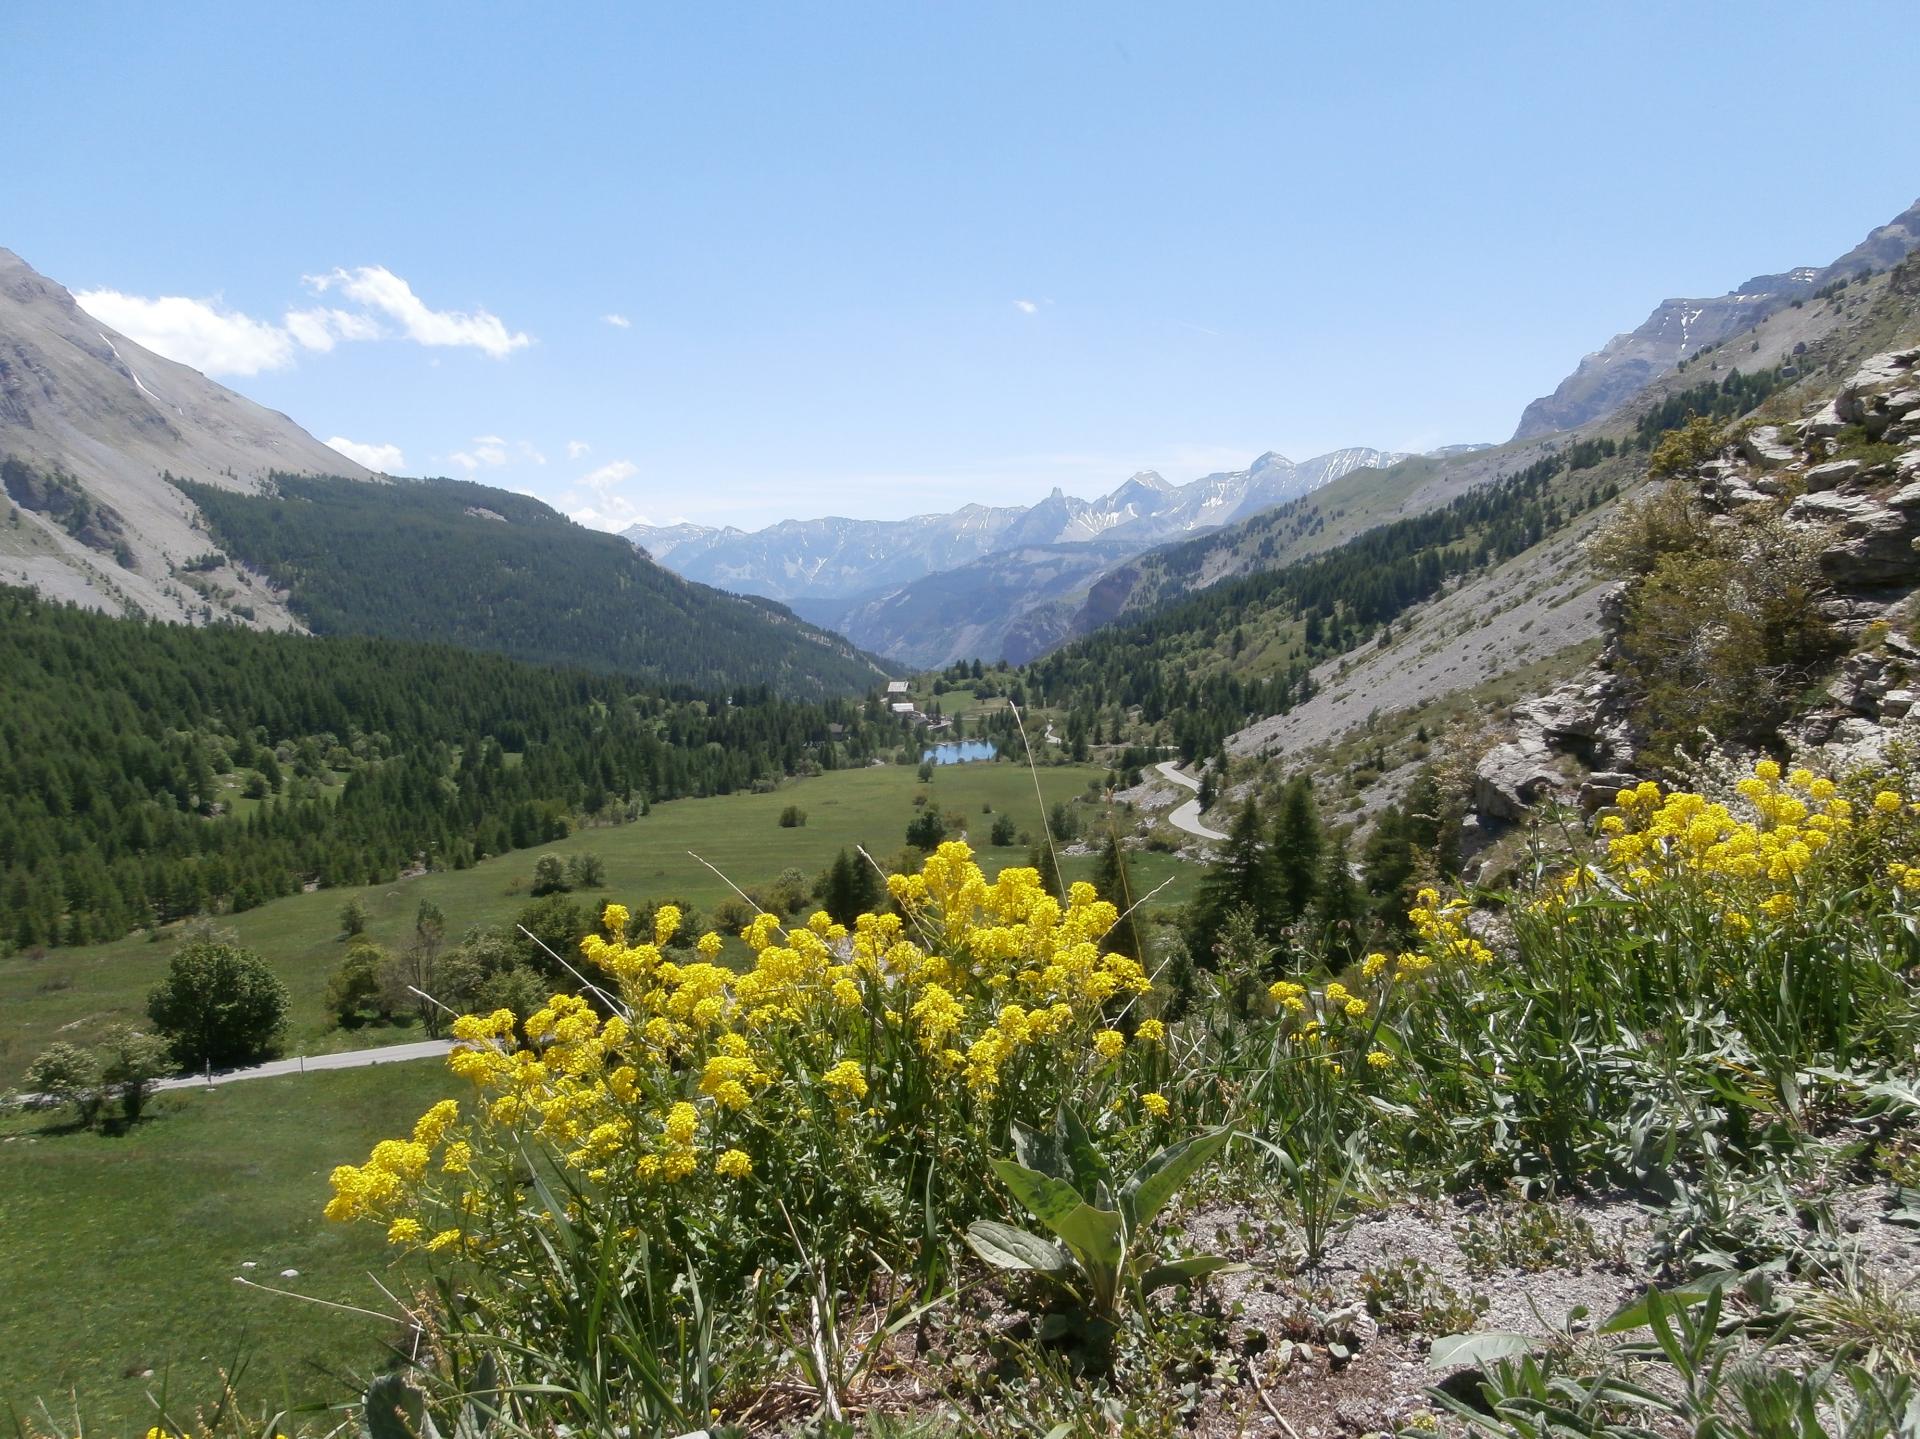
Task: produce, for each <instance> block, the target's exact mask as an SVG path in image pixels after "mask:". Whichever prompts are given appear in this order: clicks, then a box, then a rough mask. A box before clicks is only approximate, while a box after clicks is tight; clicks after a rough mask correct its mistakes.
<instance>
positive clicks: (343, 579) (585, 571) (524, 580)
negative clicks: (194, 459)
mask: <svg viewBox="0 0 1920 1439" xmlns="http://www.w3.org/2000/svg"><path fill="white" fill-rule="evenodd" d="M173 483H174V484H175V485H177V486H178V487H179V488H180V489H181V490H182V491H184V492H185V493H186V494H187V495H188V496H189V497H190V498H191V499H192V500H193V502H194V503H195V504H196V505H198V506H199V507H200V512H201V513H202V514H203V515H204V516H205V517H206V519H207V523H208V524H209V525H210V526H211V527H212V529H213V533H214V537H215V538H216V539H217V540H218V541H219V542H220V544H221V546H222V548H224V549H225V550H227V551H228V553H230V554H232V555H233V556H234V557H235V558H236V559H239V560H243V561H245V562H246V563H247V564H249V565H251V566H253V567H254V568H255V569H257V570H260V571H263V572H264V573H265V574H266V575H267V577H268V578H269V579H271V580H272V581H273V583H274V584H275V585H277V586H279V587H280V588H282V589H285V590H287V591H288V592H289V600H288V604H289V607H290V608H291V609H292V610H293V612H294V613H295V614H297V615H299V616H300V618H301V619H302V620H303V621H304V622H305V623H306V624H307V625H308V626H309V627H311V628H312V629H313V630H314V631H315V632H316V633H318V634H330V635H341V634H362V635H365V634H377V635H386V636H389V637H391V638H394V639H408V640H433V641H440V642H444V643H447V644H455V645H461V646H464V647H466V648H469V649H480V650H492V651H495V652H498V653H500V654H506V655H511V656H513V657H515V658H516V659H523V660H530V661H533V662H535V663H538V664H564V665H576V666H579V667H580V668H583V669H593V670H601V671H607V672H615V673H622V674H628V675H636V676H639V677H641V678H643V679H645V680H646V681H648V682H649V683H657V684H690V685H696V686H698V687H700V688H701V689H703V690H713V691H724V690H726V689H728V688H731V687H734V686H740V685H752V684H769V685H771V686H773V688H774V689H775V690H777V691H779V692H780V693H783V694H798V695H826V694H855V693H861V692H863V691H865V690H866V689H868V688H869V687H870V686H871V685H872V684H873V682H874V681H875V680H876V679H877V678H879V677H880V671H879V670H878V669H877V668H876V667H875V666H874V665H873V664H872V663H871V662H870V661H869V660H868V659H867V658H866V657H864V656H863V655H861V654H860V653H859V651H857V650H856V649H854V648H853V646H852V645H850V644H848V643H847V641H845V640H843V639H841V638H840V637H839V636H838V635H832V634H828V633H827V632H825V631H823V630H819V629H816V628H814V627H813V626H812V625H808V624H805V623H803V622H802V621H800V620H799V619H798V618H796V617H795V616H794V615H793V613H792V612H791V611H789V610H788V609H786V607H785V606H783V605H779V604H776V603H775V602H773V601H771V600H762V599H747V598H742V597H740V596H737V595H729V594H725V593H723V592H722V591H720V590H716V589H711V588H709V587H708V586H706V585H701V584H695V583H693V582H691V581H688V580H683V579H681V578H680V577H679V576H678V575H675V574H673V573H672V572H670V571H668V570H665V569H662V568H661V567H660V566H659V565H656V564H655V563H654V562H653V561H652V560H650V559H648V558H647V557H646V556H645V555H643V554H641V553H640V552H639V551H638V550H636V549H635V548H634V547H633V546H632V545H631V544H629V543H628V542H627V541H625V540H623V539H621V538H619V537H618V536H617V535H608V534H602V533H600V532H599V531H596V530H589V529H586V528H584V527H583V526H580V525H576V524H574V523H573V522H572V521H571V520H568V519H567V518H566V517H565V516H563V515H560V514H557V513H555V512H554V511H553V510H551V509H549V508H548V507H547V506H546V505H544V504H542V503H541V502H540V501H538V500H535V499H530V498H528V497H527V496H525V495H516V494H514V493H512V492H511V491H509V490H496V489H492V488H490V487H488V486H486V485H476V484H473V483H470V482H468V481H464V480H400V481H396V482H393V483H390V484H369V483H366V482H364V481H356V480H345V479H333V478H316V477H313V476H305V475H286V474H277V475H274V476H273V477H272V482H271V484H270V485H269V487H268V490H267V492H265V493H263V494H242V493H240V492H238V491H235V490H224V489H218V488H215V487H214V486H212V485H205V484H198V483H195V482H192V481H188V480H177V479H176V480H174V481H173Z"/></svg>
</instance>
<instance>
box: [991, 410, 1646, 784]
mask: <svg viewBox="0 0 1920 1439" xmlns="http://www.w3.org/2000/svg"><path fill="white" fill-rule="evenodd" d="M1611 453H1612V451H1611V449H1610V448H1609V449H1604V450H1603V449H1602V448H1600V447H1590V448H1581V447H1570V448H1569V449H1567V450H1565V451H1562V452H1561V453H1559V454H1556V455H1552V456H1549V457H1548V458H1546V459H1544V460H1540V461H1538V462H1536V463H1535V464H1532V465H1529V466H1528V467H1527V468H1526V469H1524V470H1522V471H1520V472H1519V473H1518V474H1515V475H1511V476H1508V477H1506V478H1505V479H1502V480H1501V481H1499V482H1498V483H1496V484H1493V485H1490V486H1488V487H1486V488H1484V489H1479V490H1474V491H1471V492H1470V493H1468V494H1466V495H1462V496H1461V497H1459V498H1458V499H1456V500H1454V501H1453V502H1452V503H1450V504H1448V505H1446V506H1445V507H1444V508H1442V509H1440V510H1438V511H1436V512H1434V513H1432V514H1427V515H1421V516H1419V517H1417V518H1413V519H1406V520H1400V521H1397V522H1395V523H1393V524H1390V525H1383V526H1381V527H1380V528H1378V529H1375V530H1370V531H1368V532H1367V533H1365V534H1363V535H1361V536H1360V537H1359V538H1357V539H1355V540H1352V541H1350V542H1349V543H1347V544H1345V545H1343V546H1341V547H1340V548H1339V549H1336V550H1332V551H1329V552H1327V553H1325V554H1322V555H1318V556H1315V557H1314V558H1312V559H1309V560H1306V561H1303V562H1301V563H1299V564H1294V565H1288V566H1285V567H1284V568H1280V569H1275V570H1268V571H1265V572H1262V573H1259V574H1254V575H1247V576H1243V577H1241V578H1239V579H1233V580H1227V581H1224V582H1222V583H1220V584H1217V585H1214V586H1212V587H1211V588H1209V589H1205V590H1202V591H1201V592H1200V593H1198V594H1196V595H1194V596H1192V597H1191V598H1189V599H1185V600H1182V601H1180V602H1178V603H1176V604H1173V605H1169V606H1167V607H1165V608H1162V609H1160V610H1158V611H1156V612H1154V613H1151V614H1149V615H1147V616H1146V617H1145V618H1142V619H1139V620H1135V621H1134V622H1132V623H1130V624H1122V625H1115V626H1112V627H1110V628H1107V629H1104V630H1099V631H1096V632H1095V633H1094V634H1091V635H1089V636H1087V637H1086V638H1084V639H1081V640H1077V641H1075V642H1074V643H1073V644H1071V645H1068V646H1066V647H1065V648H1063V649H1060V650H1057V651H1055V652H1054V653H1053V654H1051V655H1048V656H1047V657H1046V658H1044V659H1041V660H1038V661H1036V662H1035V663H1034V664H1032V665H1031V666H1029V667H1028V669H1027V671H1026V674H1025V679H1026V682H1027V685H1028V687H1029V690H1030V692H1031V693H1032V695H1033V697H1034V699H1035V700H1036V701H1037V702H1039V703H1041V704H1046V705H1050V706H1061V707H1064V708H1067V709H1070V710H1072V711H1075V712H1076V713H1077V714H1080V715H1082V716H1088V717H1090V716H1093V715H1095V714H1097V713H1099V712H1101V711H1103V710H1108V711H1116V712H1117V711H1127V710H1137V717H1138V720H1139V721H1140V722H1141V723H1142V724H1146V725H1155V724H1158V723H1160V722H1161V721H1163V720H1164V721H1166V722H1167V723H1168V725H1169V726H1170V732H1171V734H1172V736H1173V739H1174V742H1175V743H1176V744H1177V745H1179V746H1180V748H1181V750H1182V752H1183V753H1184V754H1185V755H1187V756H1188V757H1190V758H1191V757H1194V756H1197V755H1206V754H1210V753H1212V752H1213V751H1214V750H1215V749H1216V748H1217V747H1218V745H1219V744H1220V742H1221V740H1223V739H1224V738H1225V737H1226V736H1227V735H1228V734H1229V733H1231V732H1232V731H1234V730H1236V729H1238V728H1240V727H1241V726H1242V725H1244V724H1245V723H1247V721H1249V720H1250V719H1253V718H1256V717H1258V716H1260V715H1267V714H1279V713H1284V712H1285V711H1286V710H1287V709H1289V708H1291V707H1292V706H1293V705H1294V704H1297V703H1299V702H1300V701H1301V700H1304V699H1306V698H1307V697H1308V695H1309V694H1311V692H1312V689H1311V685H1312V681H1311V679H1310V677H1309V672H1310V671H1311V669H1312V668H1313V666H1314V665H1315V664H1317V663H1318V662H1319V661H1321V660H1323V659H1326V658H1328V657H1329V656H1332V655H1338V654H1344V653H1346V652H1348V651H1350V650H1352V649H1354V648H1355V647H1356V646H1359V645H1362V644H1365V643H1366V642H1367V641H1368V640H1369V639H1370V638H1371V637H1373V636H1374V635H1375V634H1376V633H1378V632H1379V631H1380V630H1381V629H1382V628H1383V627H1390V626H1391V625H1392V623H1393V621H1394V620H1395V619H1397V618H1398V617H1399V616H1400V615H1401V614H1403V613H1404V612H1405V611H1406V610H1408V609H1409V608H1411V607H1412V606H1413V605H1416V604H1418V603H1420V602H1421V601H1423V600H1428V599H1432V598H1433V597H1434V596H1435V595H1437V594H1439V593H1440V592H1441V590H1442V589H1443V588H1444V587H1445V586H1446V585H1447V584H1448V583H1449V582H1450V581H1452V580H1454V579H1457V578H1458V577H1460V576H1461V575H1464V574H1468V573H1472V572H1474V571H1477V570H1483V569H1485V568H1487V567H1488V566H1489V565H1493V564H1497V563H1499V562H1500V561H1502V560H1504V559H1507V558H1510V557H1511V556H1513V555H1516V554H1519V553H1521V552H1522V551H1523V550H1526V549H1529V548H1531V547H1532V546H1534V545H1536V544H1538V543H1540V541H1541V540H1542V539H1543V538H1544V537H1546V536H1547V535H1548V534H1551V533H1552V532H1554V531H1555V530H1557V529H1558V528H1559V527H1560V526H1561V525H1562V524H1563V523H1564V522H1565V521H1566V520H1567V519H1568V518H1569V517H1570V516H1572V515H1574V514H1578V513H1580V512H1582V511H1584V510H1587V509H1591V508H1593V507H1595V506H1597V505H1600V504H1603V503H1605V502H1606V501H1607V500H1608V499H1610V498H1612V496H1613V494H1614V493H1616V491H1615V490H1614V489H1613V488H1612V486H1611V484H1610V483H1604V482H1601V481H1599V480H1598V479H1597V478H1595V477H1592V476H1583V474H1582V471H1584V470H1589V469H1591V468H1592V467H1593V465H1595V464H1596V463H1597V462H1598V461H1599V460H1600V459H1602V458H1604V457H1605V456H1606V455H1609V454H1611Z"/></svg>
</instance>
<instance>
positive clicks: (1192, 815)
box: [1154, 759, 1226, 839]
mask: <svg viewBox="0 0 1920 1439" xmlns="http://www.w3.org/2000/svg"><path fill="white" fill-rule="evenodd" d="M1154 768H1155V769H1157V770H1159V771H1160V773H1161V774H1163V775H1165V776H1166V777H1167V778H1168V779H1170V780H1172V781H1173V782H1174V783H1175V784H1177V785H1181V786H1183V787H1184V788H1186V789H1190V790H1192V791H1193V792H1194V793H1195V794H1198V793H1199V792H1200V781H1199V780H1197V779H1194V778H1192V777H1191V776H1189V775H1184V774H1181V773H1180V762H1179V761H1178V760H1171V759H1164V760H1161V761H1160V763H1159V764H1157V765H1155V766H1154ZM1167 822H1168V823H1169V824H1171V825H1172V826H1173V827H1174V828H1175V829H1182V830H1185V831H1186V832H1187V833H1188V834H1192V835H1198V836H1199V837H1200V838H1201V839H1225V838H1226V836H1225V835H1224V834H1222V833H1220V831H1219V830H1217V829H1208V828H1207V827H1206V826H1205V825H1204V824H1202V823H1201V822H1200V801H1199V800H1197V799H1190V800H1188V801H1187V802H1186V803H1185V804H1183V805H1181V806H1180V808H1178V809H1176V810H1175V811H1174V812H1173V813H1172V814H1170V815H1168V816H1167Z"/></svg>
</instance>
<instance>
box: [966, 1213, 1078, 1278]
mask: <svg viewBox="0 0 1920 1439" xmlns="http://www.w3.org/2000/svg"><path fill="white" fill-rule="evenodd" d="M967 1245H968V1247H969V1248H971V1249H972V1250H973V1252H974V1253H975V1254H978V1255H979V1256H980V1257H981V1258H982V1259H984V1260H986V1261H987V1263H989V1264H991V1265H993V1266H994V1267H995V1268H996V1269H1034V1270H1038V1271H1039V1272H1040V1273H1042V1274H1061V1273H1064V1272H1066V1271H1067V1270H1069V1269H1071V1268H1072V1267H1073V1259H1072V1258H1071V1256H1069V1255H1068V1254H1067V1252H1066V1250H1064V1249H1062V1248H1061V1247H1060V1246H1059V1245H1058V1244H1055V1243H1054V1242H1053V1241H1052V1240H1051V1239H1042V1238H1041V1237H1040V1236H1039V1235H1037V1234H1029V1233H1028V1232H1027V1231H1026V1230H1024V1229H1015V1228H1014V1227H1013V1226H1012V1225H1011V1224H1001V1223H999V1222H997V1221H995V1220H992V1219H976V1220H974V1221H973V1223H971V1224H969V1225H968V1226H967Z"/></svg>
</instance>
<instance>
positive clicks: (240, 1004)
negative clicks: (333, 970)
mask: <svg viewBox="0 0 1920 1439" xmlns="http://www.w3.org/2000/svg"><path fill="white" fill-rule="evenodd" d="M147 1015H148V1017H149V1018H150V1019H152V1020H153V1022H154V1025H155V1026H156V1027H157V1028H158V1029H159V1031H160V1033H161V1034H162V1035H164V1036H165V1037H166V1039H167V1042H168V1043H169V1044H170V1045H171V1046H172V1049H173V1055H174V1058H175V1059H176V1060H178V1061H179V1062H180V1063H181V1064H182V1065H184V1066H185V1067H187V1068H189V1069H199V1068H202V1067H204V1066H211V1067H213V1068H216V1069H224V1068H227V1067H229V1066H232V1065H238V1064H246V1063H250V1062H251V1061H253V1060H256V1059H260V1058H263V1057H264V1056H266V1055H267V1054H268V1053H270V1052H271V1051H272V1049H273V1046H274V1044H275V1043H276V1042H277V1041H278V1039H279V1037H280V1032H281V1030H282V1029H284V1028H285V1027H286V1022H287V989H286V986H285V985H283V984H282V983H281V982H280V980H279V978H278V976H276V975H275V974H274V972H273V970H272V968H271V967H270V966H269V965H268V964H267V962H266V961H265V960H264V959H262V958H261V957H260V956H259V955H257V954H255V953H254V952H253V951H252V950H250V949H242V948H241V947H240V946H239V945H237V944H233V943H229V942H227V941H224V940H221V939H200V940H190V941H189V942H187V943H186V944H184V945H182V946H181V947H180V948H179V949H178V950H176V951H175V952H174V954H173V957H172V959H171V960H169V961H168V963H167V973H166V977H165V978H164V979H163V980H161V982H160V984H159V985H158V986H157V987H156V988H155V989H154V991H153V992H152V993H151V994H150V995H148V996H147Z"/></svg>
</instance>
